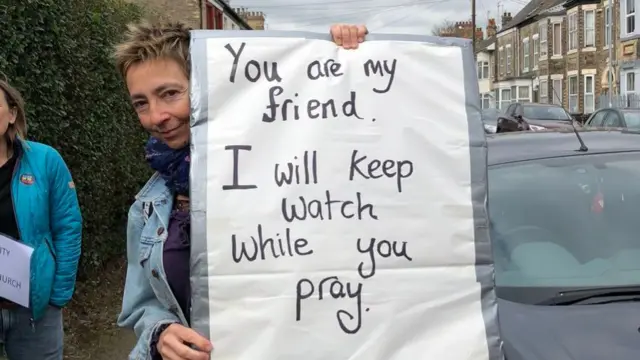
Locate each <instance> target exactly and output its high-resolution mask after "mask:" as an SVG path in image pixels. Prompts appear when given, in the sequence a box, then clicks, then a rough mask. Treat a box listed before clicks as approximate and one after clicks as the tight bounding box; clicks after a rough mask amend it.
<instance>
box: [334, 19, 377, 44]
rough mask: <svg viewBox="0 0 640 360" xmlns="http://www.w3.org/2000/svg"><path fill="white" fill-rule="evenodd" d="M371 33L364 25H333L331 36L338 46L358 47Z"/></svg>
mask: <svg viewBox="0 0 640 360" xmlns="http://www.w3.org/2000/svg"><path fill="white" fill-rule="evenodd" d="M368 33H369V30H367V27H366V26H364V25H345V24H340V25H331V38H332V39H333V42H335V43H336V44H337V45H338V46H342V47H343V48H345V49H357V48H358V45H359V44H360V43H361V42H363V41H364V37H365V36H366V35H367V34H368Z"/></svg>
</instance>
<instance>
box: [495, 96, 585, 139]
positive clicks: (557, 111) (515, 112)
mask: <svg viewBox="0 0 640 360" xmlns="http://www.w3.org/2000/svg"><path fill="white" fill-rule="evenodd" d="M572 126H573V118H572V117H571V115H569V113H568V112H567V111H566V110H565V109H564V108H563V107H561V106H559V105H554V104H533V103H513V104H511V105H509V107H508V108H507V110H506V111H505V113H504V114H502V115H500V117H499V118H498V125H497V129H496V132H498V133H502V132H512V131H526V130H533V131H539V130H546V129H556V128H566V129H570V128H572Z"/></svg>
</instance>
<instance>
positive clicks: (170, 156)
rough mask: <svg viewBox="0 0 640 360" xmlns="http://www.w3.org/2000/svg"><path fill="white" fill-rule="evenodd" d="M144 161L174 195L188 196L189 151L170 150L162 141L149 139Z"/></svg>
mask: <svg viewBox="0 0 640 360" xmlns="http://www.w3.org/2000/svg"><path fill="white" fill-rule="evenodd" d="M145 153H146V156H145V158H146V160H147V162H148V163H149V165H150V166H151V168H152V169H153V170H155V171H157V172H158V173H160V176H162V178H163V179H164V181H165V183H166V185H167V187H168V188H169V189H170V190H171V191H172V192H173V193H174V194H175V195H183V196H187V197H188V196H189V169H190V167H191V159H190V149H189V145H186V146H185V147H183V148H182V149H178V150H176V149H172V148H170V147H169V146H167V145H166V144H165V143H163V142H162V141H160V140H158V139H156V138H154V137H151V138H150V139H149V141H148V142H147V146H146V147H145Z"/></svg>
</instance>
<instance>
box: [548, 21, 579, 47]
mask: <svg viewBox="0 0 640 360" xmlns="http://www.w3.org/2000/svg"><path fill="white" fill-rule="evenodd" d="M567 23H568V25H569V32H568V33H567V37H568V39H567V44H568V46H569V47H568V48H567V50H568V51H571V50H576V49H577V48H578V13H575V12H574V13H573V14H569V15H567ZM554 26H555V24H554ZM554 36H555V34H554ZM554 54H555V51H554Z"/></svg>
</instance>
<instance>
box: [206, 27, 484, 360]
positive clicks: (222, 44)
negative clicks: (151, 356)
mask: <svg viewBox="0 0 640 360" xmlns="http://www.w3.org/2000/svg"><path fill="white" fill-rule="evenodd" d="M403 46H404V47H403ZM403 46H391V45H390V44H389V43H386V42H382V43H375V42H373V43H370V44H367V43H365V44H364V45H363V46H362V47H361V49H358V50H357V51H345V50H338V48H337V47H336V46H335V44H332V43H330V42H327V41H320V40H315V41H313V40H302V39H290V40H284V39H279V40H274V39H268V38H266V39H265V38H260V39H259V38H256V39H222V38H220V39H208V41H207V57H208V58H207V64H208V65H207V66H208V75H207V76H208V78H207V84H208V85H207V89H208V90H207V91H208V94H210V95H209V96H208V105H207V111H208V114H209V119H208V130H207V132H208V146H209V149H210V150H208V153H207V159H208V160H207V179H208V180H207V204H209V205H208V206H207V242H208V245H207V249H208V250H207V251H208V252H209V256H208V262H209V264H210V265H209V266H210V267H209V284H210V285H209V292H208V293H209V297H210V298H209V313H210V314H211V319H210V328H211V336H212V340H213V341H214V342H215V343H216V344H217V349H218V350H217V354H218V355H217V356H222V358H223V359H226V358H228V359H237V358H243V359H244V358H247V359H248V358H254V357H260V358H262V359H269V360H270V359H294V358H299V356H302V355H308V356H309V357H310V359H314V360H315V359H327V358H332V359H333V358H335V359H346V358H353V357H352V356H353V355H354V354H356V353H357V354H359V356H364V357H362V359H365V358H366V359H368V360H372V359H376V360H377V359H378V356H382V357H384V358H385V360H390V359H396V358H397V359H400V358H403V359H404V358H408V357H406V356H407V354H412V356H413V358H425V357H426V356H429V358H431V357H433V358H449V359H466V357H467V356H468V354H469V351H468V349H467V350H464V349H461V350H460V354H459V356H458V355H456V351H458V350H452V347H455V346H452V345H451V344H448V342H446V341H445V342H440V343H439V344H435V343H434V344H430V345H429V346H428V349H430V350H429V351H427V350H425V349H426V348H425V345H424V344H422V345H421V344H420V342H421V341H422V342H429V340H430V339H432V338H433V336H434V335H433V334H435V333H439V334H441V333H443V332H447V331H450V332H451V334H455V335H454V336H455V339H456V340H455V342H456V343H459V342H460V341H463V342H466V343H467V344H469V346H470V347H472V348H474V349H484V350H479V351H480V353H482V351H485V352H486V340H485V330H484V323H483V318H482V310H481V306H480V298H481V295H480V288H479V285H478V284H477V282H476V275H475V250H474V249H475V246H474V235H473V211H472V202H471V195H470V194H471V192H470V167H469V166H470V165H469V164H470V155H469V146H468V144H469V138H468V123H467V118H466V112H465V106H466V103H465V101H466V99H465V93H464V81H463V78H462V74H463V71H462V62H461V56H460V49H457V48H453V47H452V48H446V47H433V48H429V47H426V46H424V45H419V44H416V45H413V46H412V45H407V44H404V45H403ZM429 51H434V52H433V53H432V54H431V55H429ZM416 54H420V56H423V57H424V58H420V59H416V58H415V57H416V56H417V55H416ZM430 56H431V57H432V58H433V59H430ZM429 61H431V63H428V62H429ZM456 68H457V70H456ZM425 69H429V70H428V71H426V70H425ZM443 73H447V74H448V75H447V82H445V81H443V80H444V79H443V78H442V77H441V76H442V75H441V74H443ZM201 81H202V80H201ZM431 84H439V85H440V88H439V89H436V88H435V87H430V86H431ZM443 84H444V86H443ZM425 94H430V95H429V96H425ZM443 119H446V123H447V126H446V127H445V126H442V124H443V121H444V120H443ZM195 131H197V128H196V130H195ZM196 148H197V147H196ZM448 267H450V269H449V270H447V269H448ZM449 299H456V300H455V301H452V300H449ZM328 315H329V316H328ZM452 316H455V317H459V318H462V319H464V321H455V322H451V318H452ZM300 329H303V330H304V331H302V332H299V330H300ZM238 331H240V332H241V333H242V334H243V335H244V336H246V337H251V338H259V339H270V340H268V341H267V340H264V341H265V343H264V344H266V343H267V342H268V344H269V345H265V346H269V349H264V348H261V350H257V348H258V347H260V346H262V345H263V343H260V344H262V345H260V346H259V345H256V346H257V347H256V350H255V352H253V351H252V350H251V349H248V348H245V347H243V346H241V345H240V344H239V343H237V341H239V338H238V337H237V336H238V335H237V334H238ZM407 333H411V334H412V335H411V338H412V339H414V340H415V344H414V343H412V344H404V343H402V344H398V343H396V344H395V345H394V344H393V340H391V339H392V338H394V337H396V336H400V335H401V334H405V335H406V334H407ZM301 334H307V335H301ZM309 334H314V336H310V335H309ZM465 334H468V335H465ZM372 336H374V337H376V336H383V337H386V338H387V339H389V340H385V341H388V342H389V343H388V346H390V347H391V348H393V349H395V350H393V351H392V353H397V354H398V355H397V356H400V357H395V356H396V355H389V354H391V353H387V352H384V351H383V352H376V350H375V349H374V346H372V345H366V346H365V344H369V342H368V341H369V340H367V339H371V337H372ZM403 339H405V340H406V339H407V337H404V338H403ZM405 340H402V341H401V342H403V341H405ZM292 343H295V344H296V346H294V347H291V346H286V345H287V344H289V345H290V344H292ZM278 344H280V345H278ZM377 344H379V345H376V346H383V345H384V344H386V342H384V341H380V342H377ZM380 344H382V345H380ZM363 346H364V348H367V349H368V350H367V351H364V350H362V349H363ZM305 349H306V350H305ZM309 349H316V350H314V352H313V353H308V351H309ZM265 351H267V352H269V351H272V352H270V353H265ZM441 351H442V353H441ZM444 351H446V352H444ZM474 351H475V350H474ZM385 354H387V355H388V356H387V355H385ZM399 354H404V355H399ZM478 358H479V359H482V358H483V356H480V357H478ZM357 359H358V360H359V359H361V357H358V358H357Z"/></svg>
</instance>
